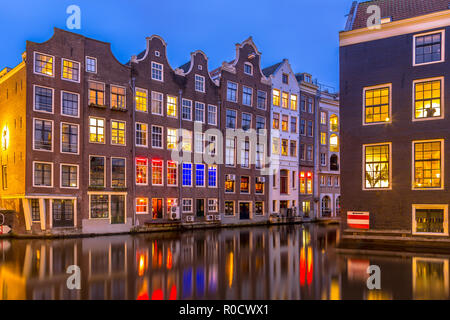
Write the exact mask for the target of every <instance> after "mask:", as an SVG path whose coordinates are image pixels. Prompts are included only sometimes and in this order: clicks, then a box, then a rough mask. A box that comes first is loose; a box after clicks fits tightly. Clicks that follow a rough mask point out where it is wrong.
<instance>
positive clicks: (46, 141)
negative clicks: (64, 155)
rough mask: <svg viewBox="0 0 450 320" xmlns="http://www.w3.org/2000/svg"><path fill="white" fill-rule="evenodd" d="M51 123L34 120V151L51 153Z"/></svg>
mask: <svg viewBox="0 0 450 320" xmlns="http://www.w3.org/2000/svg"><path fill="white" fill-rule="evenodd" d="M52 141H53V122H52V121H49V120H41V119H34V147H33V149H34V150H43V151H52V150H53V146H52Z"/></svg>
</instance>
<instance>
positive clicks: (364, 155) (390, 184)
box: [361, 142, 414, 191]
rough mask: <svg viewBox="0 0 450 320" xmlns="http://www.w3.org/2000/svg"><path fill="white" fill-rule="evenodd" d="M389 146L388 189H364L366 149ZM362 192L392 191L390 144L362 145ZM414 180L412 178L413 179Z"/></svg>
mask: <svg viewBox="0 0 450 320" xmlns="http://www.w3.org/2000/svg"><path fill="white" fill-rule="evenodd" d="M382 145H388V146H389V187H388V188H366V176H365V175H366V147H372V146H382ZM413 163H414V162H413ZM361 176H362V190H363V191H390V190H392V142H378V143H370V144H363V145H362V174H361ZM412 179H414V176H413V178H412Z"/></svg>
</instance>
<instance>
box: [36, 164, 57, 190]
mask: <svg viewBox="0 0 450 320" xmlns="http://www.w3.org/2000/svg"><path fill="white" fill-rule="evenodd" d="M36 163H42V164H49V165H50V167H51V171H50V173H51V179H50V181H51V185H49V186H37V185H36V184H35V181H34V171H35V165H36ZM53 166H54V164H53V162H47V161H33V187H35V188H53V178H54V175H53Z"/></svg>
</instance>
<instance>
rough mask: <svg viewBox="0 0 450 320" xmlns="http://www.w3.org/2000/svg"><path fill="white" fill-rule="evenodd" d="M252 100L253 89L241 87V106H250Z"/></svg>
mask: <svg viewBox="0 0 450 320" xmlns="http://www.w3.org/2000/svg"><path fill="white" fill-rule="evenodd" d="M252 100H253V89H252V88H249V87H246V86H243V87H242V104H244V105H246V106H251V105H252Z"/></svg>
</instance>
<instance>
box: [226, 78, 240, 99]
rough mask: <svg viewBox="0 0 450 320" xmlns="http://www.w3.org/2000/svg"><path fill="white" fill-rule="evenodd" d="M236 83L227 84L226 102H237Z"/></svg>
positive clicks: (229, 82)
mask: <svg viewBox="0 0 450 320" xmlns="http://www.w3.org/2000/svg"><path fill="white" fill-rule="evenodd" d="M237 88H238V85H237V83H234V82H231V81H228V82H227V100H228V101H231V102H237Z"/></svg>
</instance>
